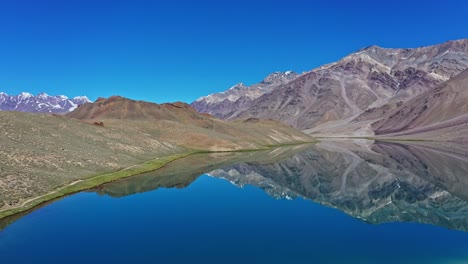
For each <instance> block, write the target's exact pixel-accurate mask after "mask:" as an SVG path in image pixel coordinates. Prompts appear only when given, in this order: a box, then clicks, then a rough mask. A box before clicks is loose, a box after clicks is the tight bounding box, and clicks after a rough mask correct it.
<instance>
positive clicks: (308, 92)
mask: <svg viewBox="0 0 468 264" xmlns="http://www.w3.org/2000/svg"><path fill="white" fill-rule="evenodd" d="M467 68H468V39H464V40H456V41H449V42H446V43H443V44H440V45H434V46H428V47H420V48H411V49H391V48H382V47H378V46H371V47H367V48H364V49H361V50H359V51H357V52H355V53H352V54H350V55H348V56H346V57H344V58H343V59H341V60H339V61H337V62H334V63H331V64H328V65H324V66H322V67H320V68H317V69H314V70H312V71H310V72H308V73H305V74H302V75H300V76H297V77H295V78H293V79H292V80H291V81H289V82H287V83H285V84H280V85H278V86H276V87H274V89H272V90H271V91H270V92H268V93H264V94H263V95H261V96H259V97H258V98H256V99H254V100H253V102H250V103H249V104H248V107H241V108H240V110H239V111H238V110H237V109H231V108H230V107H236V102H234V103H230V104H228V105H218V107H214V108H209V109H206V108H203V107H198V106H197V104H196V102H194V103H193V105H194V106H195V108H196V109H197V110H199V111H201V112H210V113H211V114H214V115H218V116H220V117H223V118H226V119H235V118H239V117H241V118H246V117H257V118H271V119H275V120H280V121H283V122H285V123H287V124H290V125H292V126H294V127H296V128H299V129H303V130H306V131H307V132H308V133H310V134H315V135H343V136H365V135H373V134H374V132H373V130H372V128H373V127H372V126H371V124H372V123H373V122H375V121H378V120H380V119H381V118H382V117H383V116H385V115H387V114H389V113H390V112H392V111H393V110H395V109H396V108H398V107H400V106H401V105H403V104H405V103H406V102H408V101H409V100H411V99H412V98H414V97H416V96H418V95H420V94H422V93H424V92H426V91H428V90H430V89H433V88H435V87H437V86H438V85H440V84H441V83H443V82H445V81H448V80H449V79H451V78H453V77H454V76H456V75H458V74H460V73H461V72H462V71H464V70H465V69H467ZM244 90H246V89H244ZM240 98H242V97H240ZM238 100H241V99H238ZM226 112H228V113H231V114H229V115H224V113H226Z"/></svg>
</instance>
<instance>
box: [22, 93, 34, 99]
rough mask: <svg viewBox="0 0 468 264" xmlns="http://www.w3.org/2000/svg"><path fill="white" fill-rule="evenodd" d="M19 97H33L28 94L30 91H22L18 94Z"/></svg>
mask: <svg viewBox="0 0 468 264" xmlns="http://www.w3.org/2000/svg"><path fill="white" fill-rule="evenodd" d="M19 97H20V98H21V99H26V98H30V97H33V95H32V94H30V93H26V92H22V93H20V94H19Z"/></svg>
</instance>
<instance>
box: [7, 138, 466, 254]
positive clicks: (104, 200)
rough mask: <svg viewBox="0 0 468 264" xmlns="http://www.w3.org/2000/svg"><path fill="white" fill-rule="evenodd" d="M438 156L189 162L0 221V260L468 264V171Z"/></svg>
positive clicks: (408, 150) (271, 156)
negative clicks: (0, 226) (0, 227)
mask: <svg viewBox="0 0 468 264" xmlns="http://www.w3.org/2000/svg"><path fill="white" fill-rule="evenodd" d="M436 150H437V151H436V152H434V148H428V147H421V146H406V145H401V144H395V145H392V144H387V143H386V144H384V143H382V144H373V145H371V146H365V147H364V146H358V145H355V144H331V143H330V144H325V143H324V144H321V145H318V146H312V147H302V148H301V147H297V148H289V149H285V150H275V151H271V152H268V153H262V154H261V155H260V154H258V153H257V154H225V155H211V156H206V155H205V156H203V155H200V156H194V157H191V158H189V159H186V160H184V161H178V162H176V163H174V164H172V165H171V166H168V167H167V168H165V169H164V170H161V171H159V172H155V173H150V174H146V175H141V176H136V177H133V178H130V179H126V180H123V181H119V182H115V183H111V184H108V185H105V186H102V187H100V188H99V189H96V190H93V191H90V192H83V193H79V194H76V195H72V196H69V197H66V198H64V199H61V200H59V201H56V202H54V203H51V204H49V205H46V206H44V207H42V208H39V209H37V210H34V211H32V212H31V213H29V214H27V215H25V216H23V217H21V218H19V219H17V220H16V221H14V222H13V223H12V224H10V225H5V227H4V229H3V230H2V231H0V256H1V261H2V262H1V263H468V232H466V231H467V230H468V228H467V226H468V224H467V223H468V218H467V215H468V206H467V205H468V203H467V202H466V200H468V199H467V197H468V189H465V188H464V187H465V183H466V182H468V179H465V178H467V177H468V175H467V174H465V172H466V170H465V168H468V166H467V164H468V163H467V164H465V161H464V159H463V155H464V154H463V153H461V154H460V153H457V152H454V151H451V152H449V153H448V152H447V151H446V149H444V148H440V149H436ZM246 155H247V156H246ZM465 166H466V167H465ZM207 173H208V174H207Z"/></svg>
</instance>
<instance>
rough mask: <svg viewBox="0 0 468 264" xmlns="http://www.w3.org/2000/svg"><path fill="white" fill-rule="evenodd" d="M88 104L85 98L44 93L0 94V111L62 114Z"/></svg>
mask: <svg viewBox="0 0 468 264" xmlns="http://www.w3.org/2000/svg"><path fill="white" fill-rule="evenodd" d="M89 102H91V101H90V100H89V99H88V97H86V96H75V97H73V98H68V97H67V96H65V95H56V96H51V95H48V94H46V93H45V92H42V93H39V94H37V95H35V96H34V95H32V94H31V93H28V92H22V93H20V94H18V95H8V94H7V93H4V92H0V110H4V111H18V112H31V113H51V114H63V113H68V112H70V111H73V110H75V109H76V108H77V107H78V106H80V105H82V104H84V103H89Z"/></svg>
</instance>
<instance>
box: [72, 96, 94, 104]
mask: <svg viewBox="0 0 468 264" xmlns="http://www.w3.org/2000/svg"><path fill="white" fill-rule="evenodd" d="M73 101H80V102H85V103H91V100H89V98H88V97H87V96H75V97H73Z"/></svg>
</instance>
